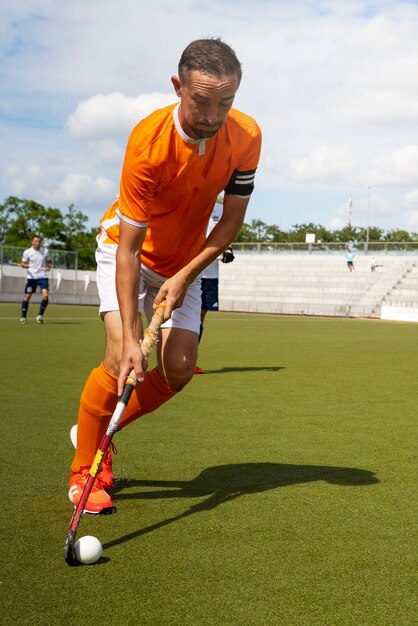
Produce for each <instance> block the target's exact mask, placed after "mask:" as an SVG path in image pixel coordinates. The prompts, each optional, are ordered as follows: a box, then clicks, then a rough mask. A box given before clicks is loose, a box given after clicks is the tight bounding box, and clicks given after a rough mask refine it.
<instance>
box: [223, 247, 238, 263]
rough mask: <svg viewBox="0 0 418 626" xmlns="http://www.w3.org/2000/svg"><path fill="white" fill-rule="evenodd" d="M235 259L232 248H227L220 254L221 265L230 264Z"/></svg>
mask: <svg viewBox="0 0 418 626" xmlns="http://www.w3.org/2000/svg"><path fill="white" fill-rule="evenodd" d="M234 259H235V254H234V253H233V252H232V248H227V249H226V250H224V251H223V253H222V259H221V261H222V263H232V261H233V260H234Z"/></svg>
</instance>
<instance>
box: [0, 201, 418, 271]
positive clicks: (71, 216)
mask: <svg viewBox="0 0 418 626" xmlns="http://www.w3.org/2000/svg"><path fill="white" fill-rule="evenodd" d="M97 233H98V227H94V228H89V227H88V217H87V215H85V214H84V213H82V211H78V210H76V209H75V207H74V205H73V204H70V206H69V207H68V209H67V210H66V211H65V212H62V211H61V210H60V209H56V208H52V207H45V206H43V205H42V204H39V203H38V202H35V201H34V200H27V199H26V198H16V197H14V196H10V197H9V198H6V200H5V201H4V202H3V203H2V204H0V245H8V246H18V247H24V248H26V247H28V244H29V243H30V241H31V239H32V236H33V235H34V234H38V235H40V236H41V237H42V238H43V239H44V240H45V241H46V242H47V244H48V246H49V248H51V249H55V250H68V251H70V252H71V251H72V252H77V253H78V267H79V269H85V270H88V269H94V268H95V266H96V263H95V258H94V252H95V249H96V236H97ZM306 233H314V234H315V238H316V241H321V242H323V243H331V242H349V241H355V242H356V241H357V242H361V241H366V239H367V229H366V228H362V227H358V226H349V225H347V226H345V227H344V228H341V229H339V230H329V229H327V228H325V227H324V226H321V225H320V224H313V223H308V224H294V225H293V226H292V227H291V228H290V229H289V230H282V229H281V228H280V227H279V226H276V225H268V224H266V223H265V222H263V221H262V220H258V219H253V220H251V221H250V222H249V223H247V222H245V223H244V224H243V226H242V228H241V230H240V232H239V233H238V236H237V238H236V242H237V243H238V242H239V243H255V242H257V243H259V242H277V243H298V242H299V243H302V242H304V241H305V236H306ZM368 240H369V241H370V242H379V241H381V242H385V241H387V242H389V241H391V242H404V241H406V242H414V241H418V234H417V233H409V232H407V231H405V230H402V229H398V228H395V229H391V230H387V231H385V230H383V229H382V228H379V227H377V226H371V227H370V228H369V229H368Z"/></svg>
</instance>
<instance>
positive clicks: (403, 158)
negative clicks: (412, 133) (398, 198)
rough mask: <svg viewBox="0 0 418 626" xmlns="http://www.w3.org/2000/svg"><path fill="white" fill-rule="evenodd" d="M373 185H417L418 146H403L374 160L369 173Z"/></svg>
mask: <svg viewBox="0 0 418 626" xmlns="http://www.w3.org/2000/svg"><path fill="white" fill-rule="evenodd" d="M369 179H370V181H372V182H373V184H374V185H385V186H388V185H397V186H403V185H418V146H417V145H413V144H410V145H407V146H403V147H402V148H399V149H397V150H395V151H394V152H392V153H391V154H387V155H385V156H383V157H377V158H375V159H374V162H373V164H372V168H371V170H370V173H369Z"/></svg>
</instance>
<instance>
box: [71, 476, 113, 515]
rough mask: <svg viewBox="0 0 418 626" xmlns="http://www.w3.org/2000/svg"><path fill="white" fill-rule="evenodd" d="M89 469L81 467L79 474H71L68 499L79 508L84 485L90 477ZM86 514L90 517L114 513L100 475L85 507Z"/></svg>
mask: <svg viewBox="0 0 418 626" xmlns="http://www.w3.org/2000/svg"><path fill="white" fill-rule="evenodd" d="M89 469H90V468H88V467H81V468H80V471H79V472H71V474H70V489H69V491H68V497H69V498H70V500H71V502H72V503H73V504H74V506H77V504H78V502H79V500H80V496H81V493H82V491H83V487H84V484H85V482H86V480H87V477H88V476H89ZM84 513H90V515H99V514H102V515H104V514H106V513H113V505H112V499H111V497H110V496H109V494H108V493H107V491H105V489H104V486H103V483H102V481H101V479H100V474H99V475H98V476H97V478H96V480H95V481H94V485H93V488H92V490H91V493H90V495H89V498H88V500H87V502H86V506H85V507H84Z"/></svg>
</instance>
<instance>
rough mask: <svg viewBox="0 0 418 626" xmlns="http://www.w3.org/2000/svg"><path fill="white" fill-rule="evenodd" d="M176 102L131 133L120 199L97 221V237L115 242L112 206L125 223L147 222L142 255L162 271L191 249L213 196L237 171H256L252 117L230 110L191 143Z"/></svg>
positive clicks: (201, 234)
mask: <svg viewBox="0 0 418 626" xmlns="http://www.w3.org/2000/svg"><path fill="white" fill-rule="evenodd" d="M177 107H178V104H177V105H170V106H168V107H165V108H163V109H159V110H158V111H155V112H154V113H152V114H151V115H150V116H149V117H147V118H145V119H144V120H142V121H141V122H140V123H139V124H138V125H137V126H136V127H135V128H134V130H133V131H132V133H131V136H130V138H129V141H128V145H127V149H126V154H125V160H124V164H123V169H122V176H121V185H120V196H119V199H118V200H116V201H115V202H114V203H113V205H112V206H111V207H110V208H109V210H108V211H107V212H106V214H105V215H104V217H103V218H102V220H101V235H99V237H100V239H101V241H104V240H105V239H110V240H111V241H113V242H114V243H118V240H119V228H118V223H119V221H118V220H119V218H118V216H117V214H116V209H117V208H118V207H119V211H120V213H121V215H122V216H124V217H126V218H127V219H129V220H130V221H133V222H137V223H138V225H139V224H140V223H142V224H143V223H144V222H148V229H147V233H146V237H145V241H144V244H143V248H142V260H143V262H144V263H145V264H146V265H147V266H148V267H150V268H151V269H153V270H154V271H156V272H158V273H159V274H162V275H164V276H172V275H173V274H175V273H176V272H177V271H179V270H180V269H181V268H182V267H184V266H185V265H187V263H189V262H190V261H191V259H193V258H194V257H195V256H196V255H197V254H198V252H199V250H200V248H201V247H202V245H203V243H204V241H205V238H206V227H207V224H208V221H209V218H210V215H211V213H212V209H213V206H214V205H215V203H216V200H217V198H218V195H219V194H220V193H221V192H222V191H223V190H224V189H225V188H226V187H227V186H228V183H229V182H230V180H231V178H232V177H233V176H235V177H236V174H237V172H238V173H239V172H245V173H248V172H251V171H255V169H256V168H257V164H258V160H259V156H260V147H261V133H260V129H259V128H258V126H257V124H256V122H255V121H254V120H253V119H252V118H251V117H248V116H247V115H245V114H243V113H240V112H239V111H237V110H235V109H231V110H230V112H229V115H228V119H227V121H226V123H225V124H224V126H223V127H222V128H221V129H220V130H219V131H218V132H217V134H216V135H215V136H214V137H212V138H211V139H207V140H202V141H198V140H190V139H188V138H187V137H185V135H184V132H183V130H182V129H181V127H180V125H179V122H178V117H177ZM227 192H228V190H227ZM237 195H239V194H237Z"/></svg>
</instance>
